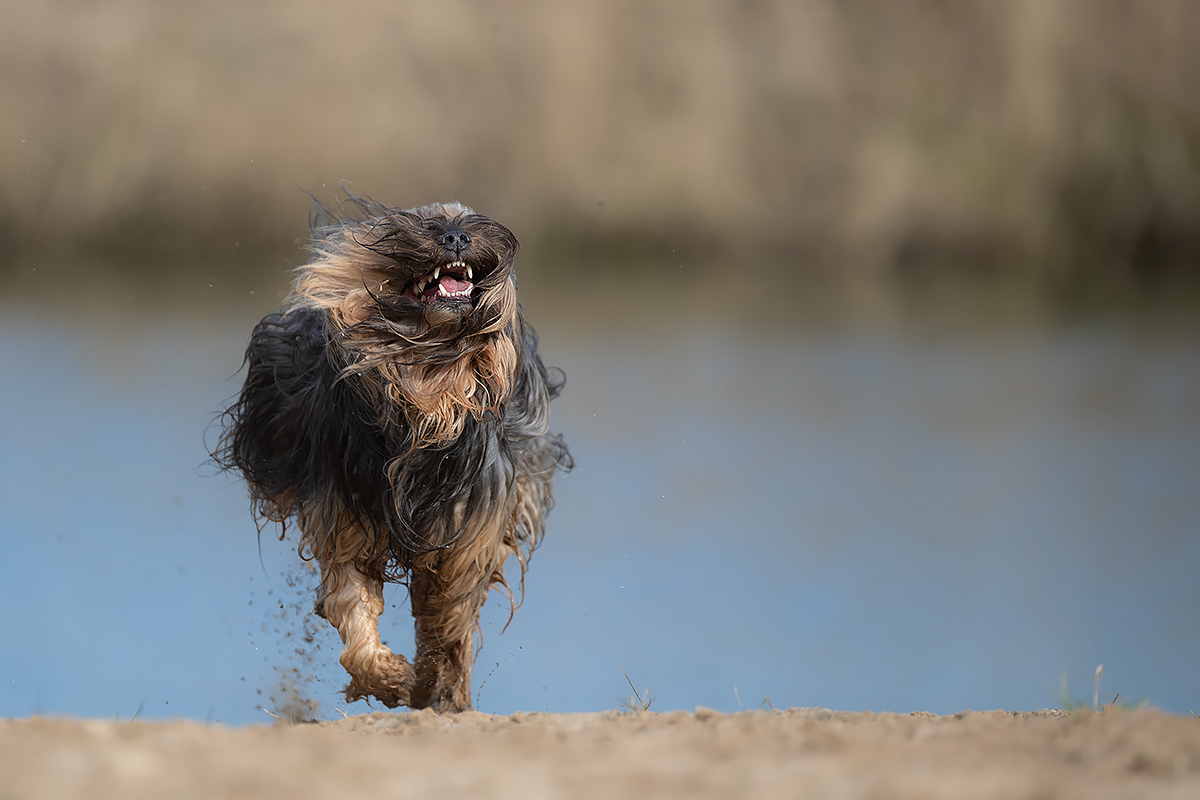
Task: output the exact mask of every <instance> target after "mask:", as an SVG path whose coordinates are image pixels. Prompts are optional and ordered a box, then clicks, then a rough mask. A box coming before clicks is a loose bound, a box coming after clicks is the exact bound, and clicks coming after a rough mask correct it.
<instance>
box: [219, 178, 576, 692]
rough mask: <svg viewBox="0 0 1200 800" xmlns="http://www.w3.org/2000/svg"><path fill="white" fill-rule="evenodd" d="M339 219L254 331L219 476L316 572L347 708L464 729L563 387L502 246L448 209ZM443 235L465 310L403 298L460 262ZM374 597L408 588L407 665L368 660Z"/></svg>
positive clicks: (549, 465) (537, 497) (371, 212)
mask: <svg viewBox="0 0 1200 800" xmlns="http://www.w3.org/2000/svg"><path fill="white" fill-rule="evenodd" d="M351 202H352V203H353V205H354V208H355V212H356V213H353V214H350V213H345V212H344V211H340V212H331V211H329V210H327V209H324V208H320V209H319V210H318V213H317V216H316V217H315V219H314V224H313V234H312V259H311V261H310V262H309V263H308V264H307V265H305V266H304V267H302V268H300V270H299V275H298V277H297V279H296V282H295V284H294V286H293V288H292V291H291V293H290V294H289V296H288V298H287V300H286V301H285V303H284V306H283V308H282V309H281V310H280V311H278V312H276V313H273V314H269V315H267V316H266V317H264V318H263V320H262V321H261V322H259V324H258V325H257V326H256V327H255V329H254V331H253V333H252V335H251V337H250V344H249V346H248V348H247V350H246V366H247V374H246V380H245V384H244V386H243V388H242V391H241V394H240V396H239V397H238V398H237V400H236V401H235V402H234V403H233V404H232V405H231V406H230V408H229V409H228V410H227V411H226V412H225V415H224V418H223V422H224V433H223V437H222V439H221V444H220V447H219V448H218V451H217V452H216V454H215V457H216V459H217V461H218V463H220V464H221V465H222V466H224V467H225V468H227V469H236V470H238V471H240V472H241V473H242V475H243V476H244V477H245V479H246V481H247V484H248V485H249V488H250V496H251V500H252V504H253V508H254V511H255V514H256V516H257V517H258V518H259V519H260V520H262V521H270V522H277V523H280V524H282V525H286V523H287V522H288V521H289V520H295V521H296V523H297V524H298V526H299V528H300V531H301V550H302V552H305V553H311V555H312V556H313V557H315V558H316V559H317V561H318V563H319V564H320V567H321V586H320V590H319V596H318V601H317V610H318V612H319V613H321V614H323V615H324V616H325V617H326V618H327V619H328V620H329V621H330V623H331V624H333V625H334V626H335V627H336V628H337V629H338V632H339V634H340V635H341V637H342V641H343V643H344V645H345V647H344V649H343V652H342V656H341V663H342V665H343V666H344V667H345V668H346V670H347V672H349V674H350V678H351V681H350V684H349V686H347V688H346V696H347V699H348V700H355V699H359V698H365V697H370V696H373V697H375V698H377V699H378V700H380V701H381V702H383V703H384V704H385V705H387V706H389V707H395V706H399V705H407V706H411V707H413V708H423V707H427V706H432V707H434V708H436V709H439V710H445V711H461V710H464V709H469V708H471V696H470V674H471V665H472V662H473V660H474V652H473V651H474V637H475V634H476V628H477V625H478V620H479V610H480V608H481V607H482V605H483V601H484V599H485V597H486V596H487V592H488V589H489V587H490V586H493V585H500V586H501V587H503V588H504V589H505V590H508V584H507V582H506V581H505V578H504V564H505V561H506V560H507V559H508V557H509V556H510V555H513V556H516V558H517V561H518V564H519V566H520V570H521V579H522V584H523V582H524V575H525V570H526V567H527V564H528V558H529V555H530V553H531V552H532V550H533V549H534V548H535V547H536V546H537V544H538V541H539V540H540V538H541V536H542V533H543V530H544V522H545V517H546V514H547V513H548V512H549V511H550V509H551V507H552V506H553V497H552V491H551V479H552V477H553V474H554V472H555V471H556V470H559V469H563V470H566V469H570V467H571V457H570V454H569V453H568V451H567V448H566V446H565V444H564V443H563V441H562V439H561V437H558V436H555V435H552V434H550V433H549V432H548V427H549V403H550V400H551V399H553V398H554V397H555V396H557V395H558V393H559V391H560V390H561V388H562V385H563V377H562V373H561V372H560V371H557V370H553V371H551V370H548V369H547V368H546V367H545V366H544V365H543V364H542V362H541V360H540V359H539V358H538V355H537V337H536V335H535V334H534V331H533V329H532V328H531V327H529V326H528V325H527V324H526V323H525V320H524V317H523V315H522V312H521V308H520V306H519V305H518V304H517V300H516V278H515V274H514V271H513V260H514V258H515V256H516V253H517V247H518V245H517V240H516V238H515V237H514V236H513V234H512V233H511V232H510V231H509V230H508V229H507V228H505V227H504V226H503V225H501V224H499V223H498V222H496V221H494V220H492V219H489V218H487V217H484V216H481V215H477V214H475V213H474V212H472V211H471V210H470V209H469V208H466V207H464V206H461V205H458V204H434V205H430V206H423V207H421V208H416V209H409V210H399V209H391V208H387V207H384V206H382V205H380V204H378V203H375V202H374V201H371V200H368V199H363V198H352V201H351ZM455 236H460V237H461V238H466V237H469V240H470V244H469V245H468V246H467V249H466V250H465V251H463V253H465V255H462V261H465V263H466V264H469V265H470V266H471V267H472V268H473V273H474V281H473V283H474V289H473V291H472V298H473V302H472V303H471V304H465V303H460V302H449V301H447V302H442V301H440V300H435V301H433V302H430V303H422V302H421V301H420V300H419V299H414V298H413V297H411V296H407V295H406V294H405V287H406V286H408V285H410V282H411V281H412V280H413V278H415V277H417V276H423V275H426V273H431V272H432V271H433V269H434V268H435V267H444V266H445V265H446V264H449V263H450V262H451V261H452V260H453V259H454V258H455V257H456V256H455V253H454V252H451V251H450V250H448V249H447V248H448V247H450V245H447V244H446V242H447V241H448V240H452V239H453V238H454V237H455ZM455 252H457V251H455ZM460 255H461V254H460ZM463 277H464V279H465V276H463ZM385 581H406V582H407V583H408V585H409V590H410V595H411V598H412V611H413V616H414V618H415V622H416V644H417V648H416V656H415V658H414V660H413V662H411V663H410V662H409V661H408V660H407V659H406V658H405V657H404V656H402V655H399V654H396V653H393V652H392V651H391V650H389V649H388V648H387V647H386V646H384V645H383V644H382V643H381V642H380V641H379V635H378V629H377V620H378V617H379V614H380V613H381V612H382V610H383V600H382V587H383V583H384V582H385ZM508 594H509V596H510V597H511V596H512V592H511V591H509V592H508Z"/></svg>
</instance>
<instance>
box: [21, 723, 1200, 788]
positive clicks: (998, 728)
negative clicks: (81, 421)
mask: <svg viewBox="0 0 1200 800" xmlns="http://www.w3.org/2000/svg"><path fill="white" fill-rule="evenodd" d="M367 794H370V795H373V796H376V797H381V796H395V797H400V796H414V797H439V798H440V797H460V796H486V797H514V798H518V797H519V798H523V800H532V799H534V798H542V797H571V798H577V797H579V798H588V797H603V798H619V797H627V796H656V797H661V796H678V797H732V796H741V797H755V798H758V797H796V796H812V797H822V798H843V797H854V798H862V797H899V798H909V797H911V798H980V797H1037V798H1054V797H1071V798H1075V797H1078V798H1108V797H1169V798H1175V797H1178V798H1196V797H1200V719H1193V718H1189V717H1177V716H1171V715H1168V714H1163V713H1161V712H1157V711H1138V712H1123V711H1117V710H1111V711H1108V712H1107V713H1104V714H1100V715H1097V714H1093V713H1091V712H1076V713H1072V714H1066V713H1064V712H1060V711H1042V712H1034V713H1012V712H1002V711H990V712H965V713H961V714H955V715H953V716H945V717H939V716H935V715H932V714H912V715H896V714H872V713H840V712H830V711H826V710H823V709H788V710H786V711H751V712H746V713H739V714H719V713H716V712H712V711H707V710H705V709H697V711H696V712H695V713H690V712H684V711H677V712H670V713H661V714H656V713H649V712H643V713H618V712H609V713H598V714H514V715H512V716H507V717H499V716H490V715H487V714H478V713H467V714H462V715H459V716H438V715H436V714H434V713H432V712H428V711H425V712H419V713H414V714H368V715H363V716H358V717H349V718H347V719H344V720H339V721H337V722H329V723H318V724H308V725H298V726H295V727H292V726H288V725H285V724H279V725H275V726H265V725H264V726H251V727H247V728H229V727H224V726H220V725H208V726H206V725H201V724H198V723H191V722H141V721H135V722H115V721H103V720H74V719H40V718H35V719H30V720H3V721H0V798H37V797H54V798H63V797H89V798H110V797H111V798H123V799H126V800H127V799H129V798H140V797H153V798H161V797H214V796H219V797H231V798H237V797H288V798H293V800H298V799H299V798H308V797H322V798H330V797H345V796H357V795H367Z"/></svg>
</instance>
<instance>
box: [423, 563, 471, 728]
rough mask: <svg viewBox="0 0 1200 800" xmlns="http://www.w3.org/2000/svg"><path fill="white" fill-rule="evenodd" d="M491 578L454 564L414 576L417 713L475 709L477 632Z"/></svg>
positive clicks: (439, 566) (441, 565)
mask: <svg viewBox="0 0 1200 800" xmlns="http://www.w3.org/2000/svg"><path fill="white" fill-rule="evenodd" d="M488 577H490V574H489V573H487V572H484V573H482V574H480V573H479V572H477V570H476V568H474V565H470V566H469V567H466V568H464V567H463V566H462V565H459V564H454V563H453V559H447V561H444V562H442V563H441V564H439V565H437V566H435V567H432V568H420V567H418V568H415V569H413V570H412V573H411V575H410V588H411V594H412V611H413V617H414V618H415V621H416V628H417V654H416V657H415V659H414V661H413V666H414V668H415V670H416V676H415V678H414V680H413V685H412V702H411V703H410V705H411V706H412V707H413V708H426V707H431V708H433V709H434V710H435V711H470V710H471V667H472V666H473V664H474V661H475V630H476V627H477V626H478V624H479V611H480V609H481V608H482V607H483V602H484V600H485V599H486V598H487V590H488V580H487V578H488Z"/></svg>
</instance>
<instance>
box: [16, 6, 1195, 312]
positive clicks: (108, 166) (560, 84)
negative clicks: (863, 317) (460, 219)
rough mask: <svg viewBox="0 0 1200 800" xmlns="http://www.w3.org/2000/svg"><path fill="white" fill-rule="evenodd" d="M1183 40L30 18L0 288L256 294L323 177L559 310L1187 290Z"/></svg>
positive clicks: (288, 254)
mask: <svg viewBox="0 0 1200 800" xmlns="http://www.w3.org/2000/svg"><path fill="white" fill-rule="evenodd" d="M1197 31H1200V4H1196V3H1193V2H1190V1H1189V0H1144V2H1138V3H1133V2H1116V1H1115V0H1112V1H1107V2H1106V1H1103V0H1014V1H1013V2H1006V3H995V2H983V1H982V0H980V1H979V2H949V1H948V0H923V1H921V2H883V1H882V0H881V1H880V2H859V3H843V2H837V1H836V0H812V1H811V2H797V0H743V1H742V2H720V1H719V0H686V1H685V0H677V1H676V2H663V1H661V0H607V2H603V3H601V2H583V3H549V2H537V1H536V0H499V2H485V1H484V0H479V1H478V2H454V1H453V0H451V1H449V2H438V3H427V2H421V3H417V2H396V1H395V0H387V1H386V2H384V0H366V1H365V2H346V3H340V4H335V3H327V2H314V0H296V1H295V2H286V3H285V2H281V1H280V0H257V1H256V0H249V1H243V0H237V2H234V0H207V2H193V3H187V4H177V3H157V2H147V1H146V0H108V1H107V2H104V3H92V2H83V1H82V0H41V1H40V2H29V1H27V0H18V2H15V3H13V4H10V6H9V7H8V8H7V9H6V12H5V24H4V25H3V26H2V29H0V70H2V74H3V75H4V91H3V92H2V93H0V130H2V131H3V136H2V137H0V259H2V261H0V269H2V270H3V272H4V274H5V275H7V276H8V277H9V278H14V277H15V278H22V277H23V278H24V279H28V278H29V275H30V273H29V270H31V269H33V266H34V265H38V264H41V265H43V268H44V269H46V268H48V267H46V266H45V265H48V264H51V263H81V262H79V261H78V259H81V258H84V257H86V259H103V260H105V261H106V263H110V264H117V265H124V266H119V267H118V268H119V269H127V270H129V271H131V272H138V271H139V270H140V271H149V272H150V273H151V274H164V273H169V272H170V271H172V270H195V269H199V270H201V271H203V270H213V269H226V268H228V269H236V270H246V269H252V268H253V267H257V268H260V269H263V270H269V271H271V272H272V274H273V275H276V276H277V275H278V270H279V269H280V268H281V266H284V265H286V264H295V263H297V262H299V261H301V260H303V255H302V254H301V253H300V251H299V250H298V248H297V245H298V244H299V245H302V244H303V243H304V241H305V240H306V235H307V230H306V224H305V217H306V214H307V213H308V207H309V199H308V198H307V197H306V196H305V194H304V192H305V191H310V192H312V193H313V194H315V195H316V196H317V197H320V198H322V199H324V200H331V199H333V198H335V197H336V196H339V195H340V194H341V191H340V190H339V189H338V184H339V183H340V182H343V181H344V182H345V184H346V187H347V188H348V189H350V190H352V191H355V192H359V193H365V194H369V195H372V196H374V197H375V198H376V199H379V200H381V201H383V202H386V203H388V204H390V205H401V206H410V205H416V204H420V203H424V202H429V201H432V200H435V199H437V200H442V199H450V198H454V199H458V200H461V201H463V202H466V203H468V204H470V205H472V206H474V207H475V208H476V209H477V210H479V211H481V212H485V213H489V214H492V215H493V216H496V217H498V218H499V219H501V220H503V221H504V222H506V223H507V224H509V225H510V227H512V228H513V229H514V230H515V231H516V232H517V234H518V236H519V237H520V238H521V239H522V241H523V243H524V244H525V246H526V262H528V261H530V260H532V261H534V262H535V263H536V264H537V266H536V269H537V270H539V271H540V272H541V273H542V274H544V275H550V276H551V277H554V278H557V277H558V276H559V275H561V276H562V279H563V280H568V279H570V278H572V277H575V276H579V275H587V276H589V277H595V276H597V275H600V276H601V277H603V276H604V275H606V274H607V275H608V276H609V278H611V279H612V280H619V279H620V277H621V276H620V274H613V273H620V272H621V271H622V270H633V269H636V270H637V271H638V272H639V274H648V275H650V276H658V277H662V278H664V279H667V278H670V277H671V276H673V275H677V274H678V269H679V266H680V264H681V263H684V261H685V260H687V262H688V267H689V269H691V270H700V269H707V270H708V271H709V273H710V274H711V275H713V276H714V277H715V278H716V279H719V280H721V281H728V280H730V279H731V277H732V278H736V279H737V280H739V281H742V280H752V279H753V278H754V277H755V276H756V275H772V274H779V275H789V276H791V275H797V274H800V275H811V276H813V279H814V281H817V280H819V281H823V282H834V283H841V282H846V281H849V282H854V281H862V280H864V279H866V280H875V279H877V278H880V277H882V278H883V279H884V280H885V281H890V282H894V283H895V282H898V283H902V284H905V285H908V286H921V285H923V281H924V279H925V277H926V276H928V275H944V274H949V275H953V276H959V277H965V278H967V279H970V280H975V279H976V278H988V279H991V278H994V277H995V276H996V275H1001V276H1010V277H1015V278H1016V279H1018V280H1021V281H1026V282H1029V283H1030V284H1032V285H1035V286H1037V287H1039V289H1038V290H1039V291H1045V292H1051V293H1055V292H1057V293H1062V294H1066V295H1068V296H1074V295H1085V294H1087V293H1089V292H1093V293H1094V292H1100V293H1104V292H1115V293H1120V292H1124V291H1126V290H1129V289H1135V290H1140V289H1141V288H1142V287H1146V286H1156V285H1169V286H1184V287H1188V288H1189V291H1194V290H1195V287H1196V285H1197V283H1198V281H1197V280H1196V277H1195V273H1196V271H1197V263H1198V257H1200V177H1198V172H1197V164H1198V158H1200V92H1197V91H1196V81H1197V78H1198V77H1200V47H1197V46H1196V42H1195V34H1196V32H1197ZM531 251H532V253H531ZM526 262H523V263H526ZM702 265H706V266H702ZM556 271H557V272H556Z"/></svg>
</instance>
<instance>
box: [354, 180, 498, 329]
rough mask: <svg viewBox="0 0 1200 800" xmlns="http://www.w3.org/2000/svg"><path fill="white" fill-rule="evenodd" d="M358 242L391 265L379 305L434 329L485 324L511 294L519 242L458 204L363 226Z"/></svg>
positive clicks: (424, 208) (394, 213)
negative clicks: (501, 298) (492, 307)
mask: <svg viewBox="0 0 1200 800" xmlns="http://www.w3.org/2000/svg"><path fill="white" fill-rule="evenodd" d="M354 238H355V241H356V242H357V243H358V244H359V245H361V246H362V247H365V248H366V249H368V250H370V251H371V252H373V253H375V254H376V255H378V256H383V257H385V258H386V259H388V263H387V266H386V267H384V268H383V269H382V270H381V271H382V272H384V273H385V274H386V275H387V279H386V281H384V282H383V283H381V284H380V287H379V292H378V294H379V297H378V298H377V299H378V300H379V302H380V303H381V304H382V305H385V306H387V307H388V310H389V311H390V312H391V313H392V314H395V315H399V316H407V317H409V318H419V317H423V318H424V320H425V321H426V322H427V323H429V324H432V325H446V324H450V323H453V322H454V321H455V320H459V321H467V320H471V319H475V320H482V319H483V317H485V316H490V315H487V314H480V313H475V312H483V311H486V309H487V306H488V305H489V304H494V303H495V302H496V301H497V300H498V299H499V296H500V295H501V294H502V293H504V292H506V291H508V292H511V291H512V289H513V288H514V286H513V284H514V282H515V281H514V276H513V260H514V258H515V257H516V254H517V247H518V245H517V239H516V237H515V236H514V235H513V233H512V231H510V230H509V229H508V228H506V227H504V226H503V225H501V224H500V223H499V222H496V221H495V220H493V219H491V218H489V217H485V216H483V215H481V214H476V213H475V212H474V211H472V210H471V209H469V208H467V207H466V206H463V205H460V204H458V203H435V204H433V205H428V206H422V207H420V208H414V209H409V210H406V211H392V212H391V213H388V214H387V215H386V216H382V217H377V218H374V219H369V220H364V221H363V223H362V228H361V229H360V230H358V231H356V232H355V235H354Z"/></svg>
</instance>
